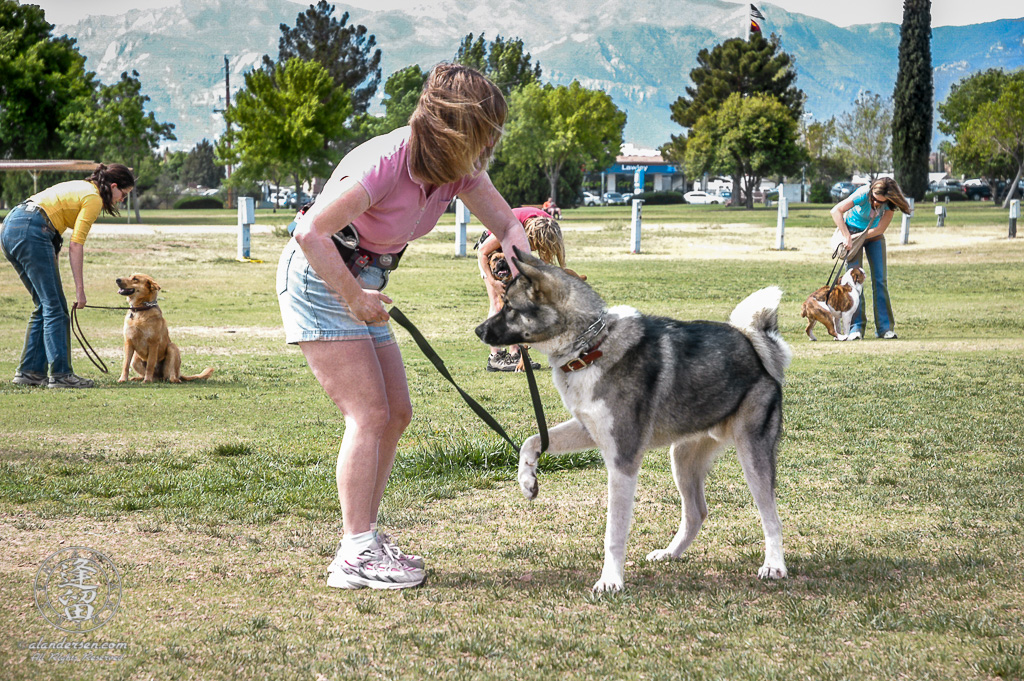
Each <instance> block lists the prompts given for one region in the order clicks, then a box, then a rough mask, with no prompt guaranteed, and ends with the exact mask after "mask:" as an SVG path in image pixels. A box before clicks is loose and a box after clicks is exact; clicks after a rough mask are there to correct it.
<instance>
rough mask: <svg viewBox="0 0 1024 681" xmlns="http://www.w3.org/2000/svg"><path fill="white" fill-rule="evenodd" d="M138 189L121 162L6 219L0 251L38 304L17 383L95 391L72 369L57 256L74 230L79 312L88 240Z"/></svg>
mask: <svg viewBox="0 0 1024 681" xmlns="http://www.w3.org/2000/svg"><path fill="white" fill-rule="evenodd" d="M134 186H135V178H134V177H133V176H132V172H131V170H129V169H128V168H127V167H125V166H123V165H120V164H118V163H114V164H111V165H109V166H105V165H100V166H99V167H98V168H97V169H96V170H95V172H93V174H92V175H90V176H89V177H87V178H86V179H84V180H75V181H72V182H61V183H60V184H56V185H54V186H52V187H50V188H49V189H44V190H43V191H41V192H39V193H38V194H35V195H33V196H31V197H29V199H28V200H27V201H25V202H24V203H21V204H19V205H17V206H15V207H14V209H12V210H11V212H10V213H8V214H7V217H6V218H4V222H3V227H2V228H0V247H2V250H3V253H4V255H5V256H6V257H7V259H8V260H9V261H10V263H11V264H12V265H14V269H15V270H16V271H17V272H18V276H19V277H21V281H22V283H24V284H25V288H27V289H28V291H29V293H31V294H32V302H33V303H35V309H33V310H32V316H31V317H30V318H29V320H28V331H27V332H26V333H25V349H24V350H23V351H22V353H21V363H20V364H19V365H18V370H17V371H16V372H15V373H14V380H13V383H16V384H18V385H45V386H47V387H48V388H91V387H92V385H93V382H92V381H91V380H89V379H87V378H81V377H79V376H76V375H75V374H74V372H73V371H72V369H71V316H70V314H69V313H68V302H67V299H66V298H65V297H64V287H63V284H62V282H61V279H60V269H59V268H58V264H57V254H58V253H60V249H61V245H62V244H63V242H64V239H63V236H62V235H63V234H64V232H66V231H67V230H69V229H70V230H71V245H70V246H69V247H68V252H69V262H70V263H71V275H72V277H73V278H74V281H75V308H76V309H79V310H80V309H82V308H83V307H85V302H86V298H85V280H84V279H83V277H82V263H83V252H84V244H85V239H86V237H88V236H89V230H90V229H91V228H92V223H93V222H95V221H96V218H97V217H99V214H100V211H106V212H107V213H108V214H109V215H118V214H119V213H118V212H117V206H118V205H119V204H121V203H123V202H124V200H125V197H127V196H128V194H129V193H130V192H131V190H132V187H134ZM47 369H49V376H47Z"/></svg>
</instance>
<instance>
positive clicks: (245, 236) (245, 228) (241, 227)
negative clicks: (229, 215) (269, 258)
mask: <svg viewBox="0 0 1024 681" xmlns="http://www.w3.org/2000/svg"><path fill="white" fill-rule="evenodd" d="M254 222H256V205H255V203H254V202H253V199H252V197H251V196H242V197H239V199H238V248H237V250H236V252H235V258H236V259H237V260H240V261H242V262H248V261H249V260H250V259H251V258H250V257H249V247H250V237H249V228H250V227H252V223H254Z"/></svg>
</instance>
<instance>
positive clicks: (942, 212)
mask: <svg viewBox="0 0 1024 681" xmlns="http://www.w3.org/2000/svg"><path fill="white" fill-rule="evenodd" d="M935 226H936V227H945V226H946V207H945V206H935Z"/></svg>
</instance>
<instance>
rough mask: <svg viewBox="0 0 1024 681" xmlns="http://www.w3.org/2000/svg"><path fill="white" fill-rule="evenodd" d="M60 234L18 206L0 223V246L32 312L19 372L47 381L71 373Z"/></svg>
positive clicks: (34, 210)
mask: <svg viewBox="0 0 1024 681" xmlns="http://www.w3.org/2000/svg"><path fill="white" fill-rule="evenodd" d="M60 243H61V237H60V234H58V233H57V230H56V229H54V228H53V225H51V224H50V220H49V218H47V217H46V213H45V212H43V210H42V209H41V208H39V207H37V206H34V205H32V204H27V205H26V204H21V205H19V206H15V207H14V209H13V210H12V211H11V212H10V213H8V214H7V217H6V218H4V222H3V228H2V229H0V246H2V247H3V252H4V255H5V256H6V257H7V259H8V260H9V261H10V263H11V264H12V265H14V269H15V271H17V273H18V276H19V277H21V281H22V283H23V284H25V288H27V289H28V292H29V293H30V294H32V302H33V303H34V304H35V308H34V309H33V310H32V316H31V317H29V320H28V330H27V331H26V332H25V349H24V350H23V351H22V353H21V364H20V365H19V367H18V370H19V371H20V372H22V373H25V372H34V373H37V374H42V375H44V376H45V375H46V373H47V368H49V373H50V375H51V376H63V375H66V374H70V373H71V316H70V314H69V313H68V301H67V299H66V298H65V297H64V287H63V285H62V284H61V280H60V270H59V269H58V267H57V250H58V248H59V245H60Z"/></svg>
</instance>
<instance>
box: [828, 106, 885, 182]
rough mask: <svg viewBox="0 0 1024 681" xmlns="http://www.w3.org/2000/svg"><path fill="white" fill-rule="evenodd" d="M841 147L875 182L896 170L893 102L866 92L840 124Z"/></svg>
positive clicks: (838, 124) (838, 125)
mask: <svg viewBox="0 0 1024 681" xmlns="http://www.w3.org/2000/svg"><path fill="white" fill-rule="evenodd" d="M836 131H837V132H838V133H839V143H840V145H841V146H842V147H843V149H844V151H845V152H846V153H847V154H848V155H849V159H850V163H851V164H852V165H853V167H854V169H855V170H859V171H860V172H862V173H867V174H868V175H870V176H871V179H872V180H874V179H875V178H876V177H877V176H878V174H879V173H881V172H884V171H886V170H888V169H889V168H891V167H892V102H891V101H890V100H888V99H882V96H881V95H876V94H873V93H871V92H862V93H861V94H859V95H858V96H857V100H856V101H855V102H854V103H853V111H847V112H846V113H843V114H841V115H840V116H839V118H838V119H837V120H836Z"/></svg>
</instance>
